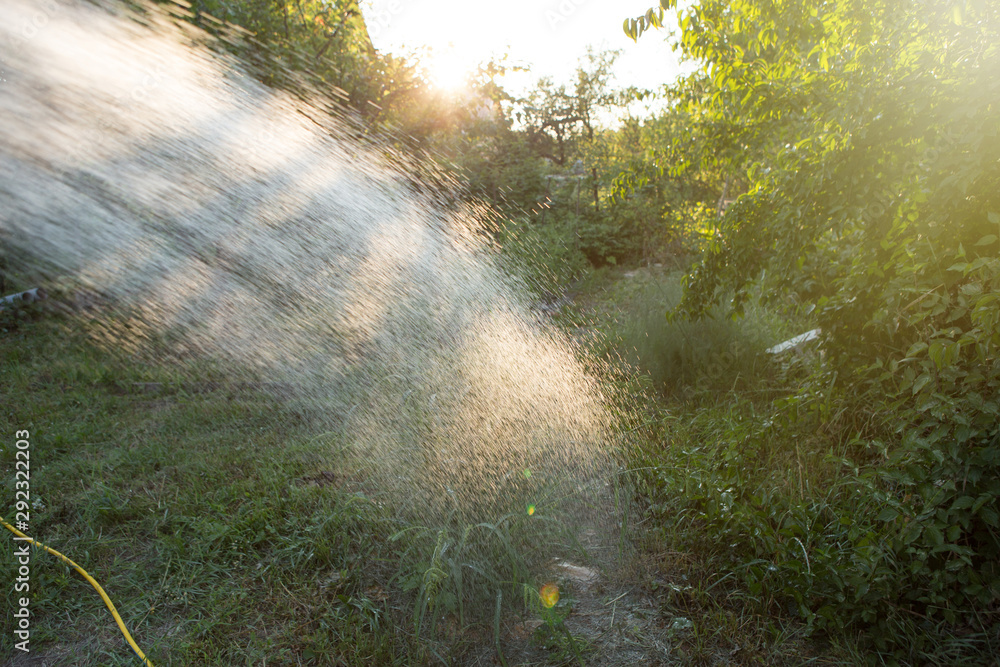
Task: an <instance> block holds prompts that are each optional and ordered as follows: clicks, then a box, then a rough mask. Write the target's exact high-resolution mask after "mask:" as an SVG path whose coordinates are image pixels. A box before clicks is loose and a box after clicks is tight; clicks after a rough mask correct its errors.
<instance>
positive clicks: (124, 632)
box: [0, 517, 153, 667]
mask: <svg viewBox="0 0 1000 667" xmlns="http://www.w3.org/2000/svg"><path fill="white" fill-rule="evenodd" d="M0 523H2V524H3V525H4V528H6V529H7V530H9V531H10V532H12V533H14V534H15V535H17V536H18V537H20V538H21V539H22V540H26V541H28V542H31V543H32V544H34V545H35V546H36V547H41V548H42V549H45V550H46V551H48V552H49V553H50V554H52V555H53V556H57V557H59V558H61V559H62V560H63V561H65V562H66V563H68V564H69V565H72V566H73V569H75V570H76V571H77V572H79V573H80V574H82V575H83V578H84V579H86V580H87V581H88V582H90V585H91V586H93V587H94V589H95V590H96V591H97V592H98V593H100V594H101V599H102V600H104V604H105V606H107V608H108V610H109V611H111V615H112V616H114V617H115V623H117V624H118V629H119V630H121V631H122V635H124V637H125V641H127V642H128V645H129V646H131V647H132V650H133V651H135V654H136V655H137V656H138V657H139V659H140V660H142V662H143V664H144V665H148V667H153V663H152V662H151V661H150V660H149V658H147V657H146V655H145V654H144V653H143V652H142V649H140V648H139V647H138V646H137V645H136V643H135V640H134V639H132V635H130V634H129V633H128V629H127V628H126V627H125V622H124V621H122V617H121V616H119V615H118V610H117V609H115V605H114V603H113V602H111V598H109V597H108V594H107V593H105V592H104V589H103V588H101V585H100V584H99V583H97V581H96V580H95V579H94V578H93V577H92V576H90V575H89V574H87V571H86V570H84V569H83V568H82V567H80V566H79V565H77V564H76V563H74V562H73V561H72V560H70V559H69V558H67V557H66V556H63V555H62V554H61V553H59V552H58V551H56V550H55V549H52V548H51V547H47V546H45V545H44V544H42V543H41V542H39V541H38V540H35V539H33V538H30V537H28V536H27V535H25V534H24V533H22V532H21V531H19V530H18V529H17V528H15V527H14V526H12V525H10V524H9V523H7V522H6V521H4V519H3V517H0Z"/></svg>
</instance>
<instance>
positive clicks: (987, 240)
mask: <svg viewBox="0 0 1000 667" xmlns="http://www.w3.org/2000/svg"><path fill="white" fill-rule="evenodd" d="M996 242H997V236H996V234H987V235H986V236H984V237H983V238H981V239H979V240H978V241H976V245H977V246H983V245H990V244H991V243H996Z"/></svg>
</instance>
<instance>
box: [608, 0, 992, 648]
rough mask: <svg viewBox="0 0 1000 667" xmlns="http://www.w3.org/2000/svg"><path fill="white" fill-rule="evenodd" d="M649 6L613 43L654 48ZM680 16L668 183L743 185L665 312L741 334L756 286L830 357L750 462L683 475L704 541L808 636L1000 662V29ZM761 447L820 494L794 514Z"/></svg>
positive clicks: (925, 20) (856, 17)
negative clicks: (837, 635) (700, 66)
mask: <svg viewBox="0 0 1000 667" xmlns="http://www.w3.org/2000/svg"><path fill="white" fill-rule="evenodd" d="M661 5H662V7H661V8H657V9H656V10H650V12H648V13H647V14H646V15H645V16H643V17H639V18H638V19H636V20H633V21H627V22H626V26H625V28H626V31H627V32H629V34H631V35H632V36H636V37H637V36H638V35H639V34H641V32H643V31H644V30H647V29H649V28H650V27H655V26H656V25H657V24H659V23H660V21H661V20H662V18H661V17H662V11H663V9H670V8H672V7H673V6H674V3H673V2H669V1H667V0H664V2H662V3H661ZM680 14H681V16H680V23H681V26H682V33H681V36H680V39H679V45H680V48H681V49H682V50H683V51H684V52H685V53H686V54H687V55H689V56H691V57H693V58H697V59H699V60H700V61H702V62H704V63H705V68H704V70H703V71H702V72H700V73H699V74H697V75H695V76H693V77H691V78H690V79H689V80H687V81H684V82H682V83H680V84H679V85H678V86H677V87H676V93H677V94H678V95H679V96H680V100H681V102H680V105H679V106H680V108H683V109H685V110H687V112H688V113H689V115H690V117H691V118H693V119H696V127H695V129H694V130H693V131H694V132H695V133H696V135H697V139H696V141H694V142H690V143H688V144H686V145H683V146H680V147H679V148H678V147H675V146H665V147H664V149H663V150H664V155H665V159H664V162H665V163H666V164H668V165H679V166H678V167H676V168H675V169H676V170H677V171H680V172H682V173H683V171H684V165H685V164H687V163H691V164H697V163H698V161H699V160H700V161H705V160H707V159H710V160H711V161H712V162H713V163H714V164H716V165H718V167H719V168H720V169H722V171H723V172H724V173H730V174H739V175H740V177H741V179H744V180H745V184H744V186H743V187H742V188H741V192H742V194H741V196H740V197H739V198H738V199H737V200H736V202H735V204H734V205H733V206H732V207H730V208H729V209H728V210H727V212H726V215H725V216H724V218H723V219H722V221H721V224H720V227H719V229H718V231H717V233H716V234H715V235H714V236H713V237H712V238H711V239H710V240H709V242H708V244H707V246H706V247H705V252H704V253H703V254H702V255H701V257H700V258H699V260H698V262H697V263H696V264H695V265H694V267H693V268H692V270H691V272H690V274H689V276H688V278H687V282H686V285H687V289H686V290H685V294H684V297H683V300H682V301H681V303H680V304H679V306H678V310H677V313H678V315H680V314H684V315H689V316H698V315H701V314H703V313H705V312H706V311H707V309H709V308H711V307H713V306H714V305H715V304H720V303H722V304H723V305H724V306H725V307H726V308H727V309H730V310H732V311H734V312H736V313H740V312H742V310H743V308H744V304H745V303H747V301H748V300H750V299H751V297H752V295H753V294H754V291H753V290H754V288H753V285H754V284H755V283H763V284H764V285H766V286H767V288H768V294H769V295H772V296H773V295H781V297H780V298H784V299H791V300H793V301H794V302H795V303H798V304H801V305H802V306H806V307H807V308H808V309H809V310H810V311H811V314H810V315H809V319H810V321H812V322H815V324H816V325H818V326H819V327H820V328H821V329H822V349H823V352H824V356H823V357H822V359H821V360H817V361H816V363H815V364H814V365H813V366H812V367H811V368H809V369H808V372H806V371H805V370H803V371H799V372H798V375H797V376H796V377H795V380H794V383H793V384H791V385H790V386H789V385H788V384H787V383H788V382H789V379H788V378H785V379H783V382H785V383H786V391H785V392H783V394H782V395H781V396H780V397H778V398H777V399H776V400H774V401H773V402H771V403H770V406H769V414H768V415H767V417H766V419H765V420H760V421H759V423H758V425H757V426H756V428H759V429H761V431H760V432H759V433H753V432H752V431H751V432H750V433H748V434H746V436H745V437H747V438H748V442H750V443H752V447H751V451H750V452H748V451H746V449H745V448H743V447H741V448H740V449H722V450H721V451H720V452H713V456H718V455H720V454H721V455H722V456H723V458H724V460H726V461H727V465H725V466H724V467H718V466H719V462H718V461H712V460H705V461H703V463H702V464H701V465H699V466H698V467H700V468H705V469H709V470H712V469H713V468H714V471H713V475H712V481H711V483H709V484H706V485H704V486H702V487H700V488H701V490H699V492H698V493H697V494H694V495H692V494H691V493H690V491H688V492H687V493H686V495H687V497H688V499H689V501H690V502H689V506H690V507H691V508H693V509H696V511H697V513H698V515H699V516H700V520H701V521H702V522H704V525H702V526H700V527H699V529H698V530H699V532H700V531H704V534H706V535H725V539H721V538H720V542H726V543H730V544H731V547H730V548H729V549H728V550H725V554H724V559H725V560H727V562H729V563H730V566H731V567H732V568H733V569H732V571H733V572H734V573H736V574H737V575H738V576H739V578H741V579H742V580H744V581H745V583H746V585H747V586H748V587H749V590H751V591H753V592H754V593H755V595H758V596H765V597H766V596H769V595H774V596H777V597H780V598H782V599H784V600H786V601H789V602H791V603H792V604H793V606H794V607H795V608H796V610H797V613H798V614H799V615H800V616H801V617H802V618H804V619H806V620H807V622H808V623H809V624H810V626H813V627H816V628H822V629H826V630H830V631H834V632H842V631H845V630H851V629H857V628H864V629H866V630H867V631H869V632H870V637H871V638H872V640H873V641H874V645H875V647H877V648H878V649H879V650H880V651H882V652H883V655H884V656H886V657H894V658H896V659H902V660H907V661H914V662H920V661H925V660H930V661H933V662H935V663H949V664H950V663H952V662H954V661H957V660H959V659H961V658H960V657H961V656H965V657H967V658H968V657H971V656H977V655H978V656H983V655H995V653H996V647H997V641H998V635H997V628H998V622H997V621H998V616H997V614H998V611H1000V610H998V606H997V602H998V597H1000V569H998V561H997V557H998V555H1000V514H998V510H1000V506H998V495H1000V474H998V473H1000V467H998V465H1000V449H998V445H1000V431H998V425H997V415H998V405H997V390H998V383H1000V363H998V355H997V352H998V345H1000V334H998V328H997V324H998V321H1000V301H998V298H997V288H998V286H1000V258H998V255H997V248H998V232H1000V226H998V225H1000V162H998V160H997V155H998V154H1000V114H998V104H1000V80H998V79H997V76H996V73H997V72H998V71H1000V47H998V43H1000V8H998V7H997V5H996V4H995V3H988V2H963V3H948V2H916V1H915V2H884V3H883V2H843V3H835V4H831V3H825V2H809V1H798V2H771V3H764V4H761V3H754V2H725V3H722V2H714V1H705V2H700V3H696V4H695V5H694V6H692V7H690V8H688V9H686V10H684V11H682V12H680ZM692 155H693V157H689V156H692ZM730 299H731V300H730ZM772 300H773V299H772ZM786 370H787V369H786ZM772 386H773V385H772ZM778 424H780V425H781V427H780V429H778V430H777V431H776V430H775V428H776V426H777V425H778ZM724 435H725V441H726V442H729V443H732V444H733V445H735V444H736V442H737V439H736V436H737V435H738V432H737V431H736V429H735V428H733V429H727V431H726V433H725V434H724ZM740 437H744V436H740ZM775 439H776V440H777V441H778V442H779V443H781V442H784V441H786V440H787V441H788V445H787V446H791V445H792V443H794V452H795V454H796V457H797V458H799V459H801V457H803V456H805V457H818V456H821V455H822V454H823V452H827V454H828V457H829V458H828V460H827V461H825V462H824V464H825V466H826V468H827V469H829V473H828V474H827V475H817V474H816V473H818V471H819V470H821V469H822V466H817V468H816V471H814V475H813V476H812V477H813V482H814V483H816V486H815V487H813V488H812V489H809V488H807V486H806V485H805V484H804V483H803V482H800V483H801V484H802V487H801V489H800V493H794V494H789V493H787V492H785V491H783V490H782V489H781V488H780V486H779V487H777V488H776V487H775V486H772V484H774V483H775V482H776V480H765V479H761V478H759V477H757V476H756V475H755V473H754V469H755V467H757V468H758V469H759V466H755V465H754V463H755V459H756V458H757V457H758V456H760V455H763V454H764V452H763V451H758V450H757V449H756V448H757V447H761V446H762V445H764V444H765V443H766V444H767V446H768V447H769V448H777V447H776V445H775V442H774V441H775ZM767 455H773V454H767ZM831 459H832V460H834V461H835V463H836V464H837V465H835V466H832V467H831V465H830V463H831ZM798 466H799V470H800V471H801V470H802V462H801V460H800V461H799V462H798ZM837 467H840V471H839V472H838V473H834V470H835V469H836V468H837ZM793 469H794V468H793ZM660 481H661V482H662V483H663V484H664V486H665V487H670V486H672V485H674V486H676V485H681V486H683V484H684V482H679V481H676V480H673V479H670V478H669V477H668V478H666V479H661V480H660Z"/></svg>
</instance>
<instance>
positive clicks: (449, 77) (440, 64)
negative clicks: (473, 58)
mask: <svg viewBox="0 0 1000 667" xmlns="http://www.w3.org/2000/svg"><path fill="white" fill-rule="evenodd" d="M469 66H470V63H469V61H467V60H466V59H465V58H463V57H462V56H461V55H459V54H458V53H457V52H455V50H453V49H452V50H449V51H444V52H440V53H435V54H434V55H433V56H432V58H431V60H430V62H429V63H428V67H427V70H428V73H429V74H430V77H431V81H432V82H433V83H434V85H435V87H437V88H439V89H441V90H446V91H457V90H461V89H463V88H466V87H467V86H468V79H469V74H470V70H469Z"/></svg>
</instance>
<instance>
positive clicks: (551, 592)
mask: <svg viewBox="0 0 1000 667" xmlns="http://www.w3.org/2000/svg"><path fill="white" fill-rule="evenodd" d="M538 599H539V600H541V601H542V606H544V607H545V608H546V609H551V608H552V607H554V606H555V605H556V603H557V602H559V587H558V586H556V585H555V584H545V585H544V586H542V590H540V591H538Z"/></svg>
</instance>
